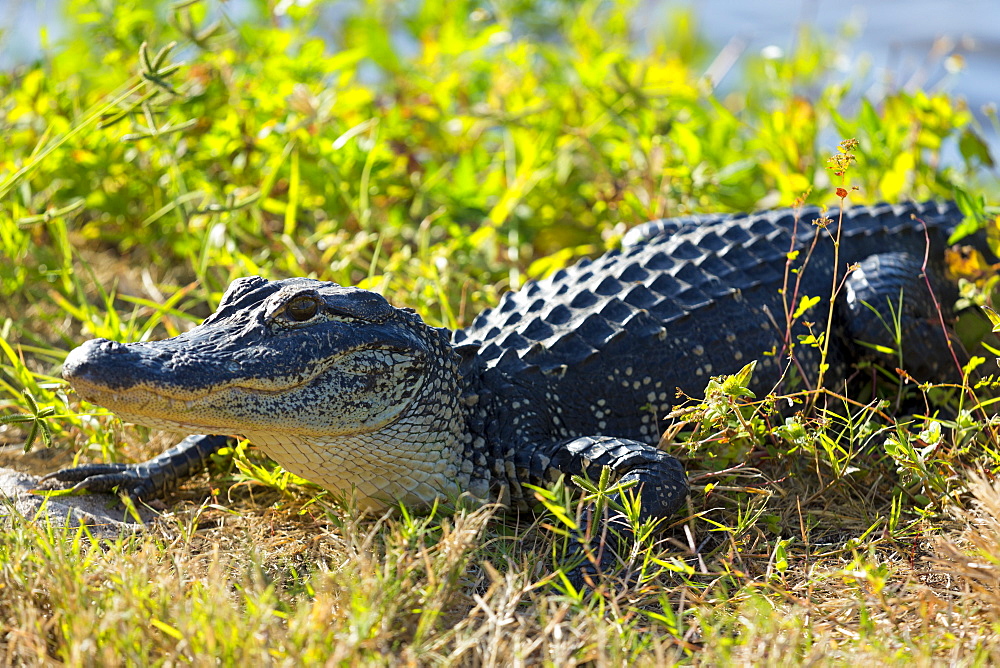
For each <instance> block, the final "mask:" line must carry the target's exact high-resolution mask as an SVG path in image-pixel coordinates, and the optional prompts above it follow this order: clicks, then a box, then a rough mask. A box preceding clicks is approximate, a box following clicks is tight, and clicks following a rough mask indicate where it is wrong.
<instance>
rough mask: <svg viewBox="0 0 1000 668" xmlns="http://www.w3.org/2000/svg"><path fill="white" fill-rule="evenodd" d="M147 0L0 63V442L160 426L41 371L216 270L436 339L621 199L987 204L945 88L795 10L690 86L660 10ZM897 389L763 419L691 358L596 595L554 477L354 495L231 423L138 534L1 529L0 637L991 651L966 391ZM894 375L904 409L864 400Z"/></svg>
mask: <svg viewBox="0 0 1000 668" xmlns="http://www.w3.org/2000/svg"><path fill="white" fill-rule="evenodd" d="M149 4H150V3H146V2H138V1H135V2H128V1H126V2H117V3H104V2H84V1H83V0H69V1H68V2H67V3H66V15H67V16H75V17H77V19H76V22H75V23H74V24H73V25H71V26H70V34H69V37H68V41H67V43H66V44H65V45H63V47H62V48H60V49H56V50H53V51H51V52H49V53H47V54H46V55H45V56H44V57H43V58H42V59H41V60H40V61H39V62H38V63H34V64H31V65H29V66H24V67H20V68H17V69H14V70H10V71H7V72H2V73H0V92H2V95H0V127H2V128H3V136H4V138H5V141H4V143H3V147H2V148H0V250H2V254H3V256H4V261H3V262H0V295H2V296H3V301H2V305H0V411H2V413H0V415H2V416H3V421H2V422H0V441H2V442H3V443H6V444H9V445H10V446H11V447H12V448H14V449H16V450H20V449H21V448H23V447H24V446H25V444H26V442H29V441H32V440H33V441H34V447H35V449H36V450H37V449H39V448H40V447H41V446H42V445H44V444H45V443H47V442H48V441H49V440H51V442H52V443H53V445H54V446H55V447H60V448H70V449H71V450H73V451H74V452H75V453H76V454H77V455H78V456H79V457H81V458H83V459H97V458H100V459H115V460H139V459H143V458H146V457H148V456H150V455H152V454H154V453H157V452H159V451H160V450H162V449H163V448H164V447H166V446H167V445H168V444H169V443H170V441H169V437H167V436H165V435H160V434H150V433H149V432H148V431H147V430H145V429H142V428H139V427H134V426H131V425H122V424H120V423H119V422H117V421H116V420H115V419H114V418H113V417H112V416H110V415H109V414H108V413H107V412H106V411H103V410H102V409H100V408H99V407H95V406H91V405H87V404H85V403H83V402H80V401H79V400H78V398H76V397H75V396H74V395H72V394H71V393H69V392H68V390H67V386H66V385H65V384H64V383H63V382H62V381H61V380H60V379H59V378H58V367H59V364H60V362H61V360H62V359H63V358H64V356H65V354H66V353H67V352H68V350H70V349H71V348H72V347H73V346H75V345H77V344H79V343H80V342H81V341H83V340H85V339H87V338H92V337H97V336H103V337H107V338H112V339H116V340H128V341H135V340H144V339H150V338H158V337H162V336H169V335H172V334H175V333H177V332H179V331H182V330H183V329H185V328H187V327H189V326H190V325H191V324H192V323H194V322H197V321H198V320H199V319H201V318H203V317H204V316H206V315H207V314H208V313H209V312H210V311H211V309H212V307H214V305H215V304H217V303H218V300H219V298H220V297H221V293H222V291H223V290H224V288H225V286H226V285H227V284H228V283H229V282H230V281H231V280H232V279H234V278H236V277H238V276H243V275H248V274H261V275H264V276H266V277H268V278H280V277H285V276H290V275H309V276H314V277H317V278H322V279H327V280H336V281H338V282H341V283H344V284H356V285H361V286H362V287H368V288H371V289H375V290H378V291H380V292H382V293H383V294H385V295H386V296H387V297H388V298H389V299H390V300H391V301H392V302H393V303H396V304H405V305H409V306H412V307H414V308H416V309H417V310H418V311H419V312H420V313H421V314H422V315H423V316H424V318H425V319H426V320H428V321H429V322H431V323H432V324H436V325H445V326H450V327H460V326H463V325H464V324H467V323H468V322H470V321H471V319H472V317H473V316H474V315H475V314H476V313H477V312H478V311H479V310H481V309H482V308H484V307H486V306H489V305H492V304H494V303H495V302H496V300H497V297H498V295H499V294H500V293H501V292H502V291H504V290H506V289H508V288H516V287H518V286H519V285H520V284H521V283H523V282H524V281H525V280H527V279H530V278H536V277H540V276H544V275H546V274H548V273H549V272H551V271H554V270H555V269H557V268H559V267H561V266H563V265H564V264H566V263H568V262H571V261H573V260H574V259H576V258H577V257H580V256H583V255H590V254H595V253H599V252H602V251H604V250H605V249H608V248H612V247H614V246H615V245H616V244H617V243H618V240H619V239H620V237H621V235H622V234H623V233H624V231H625V230H626V229H627V227H629V226H631V225H634V224H637V223H640V222H643V221H645V220H648V219H652V218H657V217H663V216H668V215H682V214H687V213H691V212H701V211H743V210H752V209H755V208H759V207H761V206H788V205H793V204H795V203H797V202H808V203H820V204H836V203H838V202H839V201H840V199H841V197H840V196H839V195H838V193H837V188H843V189H844V190H845V193H846V195H847V196H848V198H849V201H850V202H855V203H862V202H873V201H877V200H881V199H886V200H898V199H905V198H914V199H926V198H941V199H958V200H959V201H960V202H961V203H963V206H965V208H966V209H967V210H969V211H973V210H978V211H980V212H983V205H982V202H983V201H984V200H991V201H994V202H995V201H996V197H997V192H998V188H997V186H998V184H997V180H996V178H995V171H992V158H991V156H990V154H989V151H988V148H987V146H986V144H985V142H984V141H983V139H982V136H983V131H982V128H980V127H979V126H978V125H977V122H976V121H975V120H974V118H973V116H972V114H971V112H970V111H969V110H968V109H966V108H965V107H964V105H963V103H962V102H961V101H960V100H955V99H952V98H950V97H948V96H947V95H945V94H942V93H939V92H934V91H917V92H911V93H907V92H895V93H891V94H889V95H888V96H887V97H885V98H884V99H882V100H877V101H874V102H872V101H867V100H864V99H862V98H861V96H860V95H859V94H858V92H857V91H855V90H853V89H852V86H851V82H850V81H846V82H844V81H841V80H836V79H835V76H834V75H835V71H834V68H833V66H832V63H833V62H834V59H835V55H836V54H835V53H834V47H833V46H832V45H831V44H830V43H828V42H826V41H825V40H824V39H823V38H822V37H821V36H819V35H815V34H809V33H806V34H804V35H803V37H802V39H799V40H798V46H797V49H796V51H795V52H794V53H792V54H790V55H788V56H787V57H785V58H783V59H780V60H766V59H758V58H753V57H750V58H747V59H746V61H745V70H746V72H745V76H744V80H743V84H742V86H741V88H740V89H739V90H737V91H735V92H732V93H729V94H727V95H726V96H725V97H719V96H716V95H715V94H714V89H713V86H712V83H711V82H710V81H707V80H705V79H704V78H703V77H702V76H701V74H702V72H704V71H705V70H706V68H707V67H708V64H709V61H710V60H711V57H712V55H713V53H712V50H711V49H710V48H709V47H708V46H707V45H706V44H705V43H704V42H703V41H701V40H700V39H699V37H698V36H697V31H696V29H695V28H694V27H693V26H692V25H691V17H690V16H686V15H679V16H677V17H675V19H674V20H673V22H672V24H671V27H670V28H669V33H668V34H667V35H664V36H663V37H662V38H658V39H656V40H655V41H654V42H653V43H651V44H650V47H649V49H648V51H641V50H638V49H636V48H635V47H634V44H633V40H632V35H631V33H630V31H629V26H628V22H627V16H628V12H629V9H630V7H629V5H628V4H624V3H598V2H584V3H582V4H580V3H575V2H574V3H568V2H565V3H564V2H552V3H547V4H546V5H545V7H544V9H538V8H534V7H532V6H531V5H530V3H520V2H515V1H507V2H496V3H493V4H491V5H488V6H486V5H483V6H480V5H478V4H475V3H471V2H468V3H463V2H452V1H449V2H444V0H428V1H426V2H423V3H421V4H420V5H419V6H418V7H412V6H409V5H405V6H404V5H400V4H398V3H389V2H371V3H366V4H364V5H363V6H361V7H359V8H358V10H357V11H356V13H354V14H352V15H351V16H349V17H348V18H347V19H345V20H344V22H343V23H342V24H338V25H337V26H334V27H332V28H331V26H328V25H326V24H325V23H323V20H322V18H320V17H322V15H323V14H322V12H320V11H318V7H317V6H305V5H300V4H295V3H277V4H276V5H273V6H270V7H271V8H270V9H269V10H265V9H264V8H263V4H261V5H253V6H254V7H255V8H256V11H258V12H259V14H258V15H257V16H256V17H252V18H249V19H247V20H246V21H243V22H239V23H232V22H230V21H228V20H227V19H226V17H225V12H226V11H228V10H229V7H228V5H226V4H225V3H215V2H210V1H208V0H205V1H194V2H179V3H166V2H162V3H159V4H156V5H155V6H153V7H152V8H151V7H149ZM318 4H319V5H322V3H318ZM317 34H324V35H329V36H330V43H329V44H326V43H324V42H323V41H321V40H319V39H318V38H317V37H316V35H317ZM389 35H396V36H397V37H396V38H395V39H392V38H390V37H389ZM404 36H406V37H404ZM170 44H175V45H174V46H173V47H172V48H168V45H170ZM993 120H994V122H995V121H996V119H995V118H994V119H993ZM830 132H834V133H835V134H836V135H839V136H842V137H855V138H857V142H858V143H857V146H856V148H853V149H851V153H853V154H855V155H856V156H857V161H856V163H854V164H850V166H849V167H850V168H849V169H848V170H846V171H845V170H843V169H841V170H838V171H841V172H842V174H844V176H837V175H835V174H834V173H833V172H832V171H831V170H828V169H827V158H828V157H829V155H830V154H831V153H835V152H836V151H835V149H834V148H833V147H829V146H823V145H822V140H821V137H824V136H826V135H827V134H828V133H830ZM949 151H951V153H952V154H956V155H957V157H956V158H955V160H954V161H952V162H945V161H944V159H943V156H944V155H946V154H948V152H949ZM853 188H857V190H853ZM982 220H983V221H985V220H988V217H984V218H982ZM995 232H996V222H995V220H994V221H993V222H991V223H990V226H988V233H989V234H992V235H995ZM964 269H965V273H966V274H967V275H969V276H971V277H973V278H975V276H976V275H977V273H978V274H979V275H980V276H979V278H980V279H981V280H979V281H978V282H977V281H975V280H971V279H970V280H965V281H964V282H963V286H962V292H963V299H964V300H966V301H967V302H977V303H981V302H982V301H983V300H984V299H985V298H986V297H985V296H986V295H988V294H989V293H990V292H991V291H992V290H993V288H994V286H995V282H996V278H995V276H991V275H990V274H991V272H990V271H989V270H988V268H986V267H984V265H983V264H982V263H981V262H977V260H975V259H974V258H973V259H971V260H967V261H966V262H965V266H964ZM841 278H842V277H841ZM831 280H833V281H835V282H834V285H837V283H836V280H837V279H836V277H831ZM796 310H797V309H796V305H794V304H790V314H791V315H795V311H796ZM799 315H801V314H799ZM821 333H822V332H817V334H821ZM816 343H818V344H820V345H822V338H821V337H820V338H817V340H816ZM990 368H992V367H991V366H989V364H984V366H982V367H981V369H983V370H986V369H990ZM890 371H891V370H890ZM986 373H989V371H986ZM890 375H893V374H890ZM892 392H895V394H893V393H892ZM892 392H890V394H889V396H888V398H887V399H882V400H879V399H871V398H869V397H867V396H865V397H860V396H850V397H844V396H839V395H837V394H834V393H824V394H815V395H810V396H815V402H814V403H815V406H814V407H813V408H812V409H810V410H809V411H807V412H805V413H802V414H799V415H795V416H791V417H789V418H788V419H787V420H784V419H777V418H775V417H774V416H773V415H771V414H769V412H768V405H767V404H768V401H778V399H771V400H767V399H765V398H760V400H757V399H753V398H750V397H747V396H745V393H743V392H742V391H741V379H740V378H738V377H737V378H735V379H729V380H720V381H718V382H716V383H714V384H712V385H710V386H709V387H708V388H707V389H706V394H705V397H704V398H697V399H696V400H693V401H692V403H691V404H690V405H689V406H688V407H687V408H686V409H685V412H684V413H683V414H682V415H680V416H678V417H679V418H683V419H682V420H678V421H676V422H675V423H673V424H674V425H675V426H671V425H669V424H666V423H665V426H664V429H665V430H666V433H667V436H668V437H669V438H667V439H666V440H665V445H666V447H669V448H671V449H672V450H673V451H675V452H680V453H682V454H683V457H684V460H685V461H686V463H687V465H688V467H689V470H690V471H691V472H692V480H693V483H694V486H695V490H694V493H693V495H692V500H691V504H690V507H689V509H688V512H687V513H686V514H684V515H679V516H678V518H677V522H676V524H675V526H673V527H671V528H670V530H669V531H668V532H667V533H666V534H665V537H662V540H660V541H659V542H656V543H653V541H652V539H650V540H649V541H647V542H646V543H643V544H641V545H640V546H638V547H637V548H636V549H635V550H634V551H633V553H632V554H631V555H629V559H630V561H629V568H630V569H631V571H632V572H633V573H639V574H640V576H639V577H638V578H637V579H635V580H633V581H632V582H630V583H627V584H625V583H619V584H617V585H614V586H612V584H611V583H605V585H604V586H601V587H599V588H598V589H597V590H596V591H594V592H589V593H585V592H576V591H573V590H572V589H571V588H569V587H568V586H567V585H566V583H565V582H563V581H562V580H561V579H560V578H559V576H558V574H559V573H560V567H562V566H565V565H566V564H565V556H564V554H563V548H562V545H563V544H562V542H561V541H560V539H559V535H560V531H561V530H564V529H565V527H566V526H567V522H573V521H576V513H577V512H578V511H579V510H580V505H579V498H578V497H577V496H573V495H571V494H569V493H568V492H567V491H566V490H565V489H564V488H557V489H555V490H550V491H548V492H546V493H545V494H544V495H543V499H544V504H545V505H546V506H547V508H548V509H547V511H546V512H543V513H541V514H540V515H539V516H538V517H531V518H512V517H510V516H509V515H506V514H504V513H502V512H499V511H498V510H497V509H494V508H479V509H459V510H456V511H444V510H442V509H434V510H431V511H430V512H424V511H421V512H419V513H417V512H409V511H406V509H404V511H403V512H402V513H401V514H398V515H397V516H394V517H383V518H363V517H360V516H359V514H358V513H357V512H354V511H352V509H351V508H350V507H347V508H342V507H339V506H337V505H336V504H334V503H333V502H332V501H330V500H329V499H328V498H327V497H326V496H324V495H322V494H318V493H317V490H316V488H314V487H312V486H309V485H308V484H305V483H303V482H302V481H298V480H295V479H294V478H291V477H290V476H287V475H284V474H282V473H280V472H275V471H274V470H273V468H272V467H271V466H270V465H269V464H268V463H266V462H261V461H259V460H257V459H256V458H255V455H254V452H253V451H252V450H248V451H246V452H243V448H241V449H240V450H241V452H239V453H236V454H235V455H234V456H232V457H230V456H228V455H227V456H225V457H221V458H220V459H219V461H218V462H217V463H216V466H215V468H214V470H213V471H212V472H211V473H210V475H209V476H202V477H199V478H196V479H194V480H192V481H190V482H189V483H187V484H186V485H185V486H184V487H183V488H182V489H181V490H179V491H178V492H177V493H176V494H174V495H173V496H172V497H170V498H169V499H166V500H165V502H164V506H163V507H164V508H165V509H167V510H168V511H169V512H168V513H167V514H166V515H165V516H164V517H163V518H162V519H161V520H160V521H159V522H158V523H157V524H156V526H154V527H152V528H151V530H150V531H149V532H146V533H144V534H141V535H138V536H131V537H127V538H122V539H120V540H118V541H113V542H103V541H96V540H92V539H91V538H90V537H89V536H88V535H86V533H80V532H74V531H67V530H65V529H63V528H60V527H51V526H46V525H44V524H40V523H38V522H32V521H30V518H17V517H9V518H6V519H4V520H3V522H4V526H3V532H2V533H0V552H2V554H0V624H2V625H3V631H4V633H3V636H2V640H0V647H2V650H0V651H2V652H3V655H4V658H5V659H6V660H9V661H11V662H26V663H54V662H63V663H68V664H72V665H92V664H108V665H112V664H123V663H128V664H142V665H145V664H152V663H157V664H158V663H192V664H199V665H200V664H208V663H212V664H215V663H220V662H221V663H224V664H235V663H238V662H252V663H254V664H255V665H256V664H261V663H265V664H312V663H359V664H367V663H375V664H380V663H414V664H424V663H433V664H437V663H442V664H453V663H487V664H490V663H492V664H497V663H504V664H506V663H552V664H558V665H571V664H574V663H585V662H593V663H596V664H598V665H604V664H622V663H626V662H628V663H638V664H658V665H662V664H663V663H666V662H668V661H674V660H676V661H682V662H687V663H702V664H707V665H714V664H720V663H737V662H738V663H762V664H763V663H766V664H768V665H772V664H774V665H780V664H793V665H799V664H806V663H832V664H843V663H849V662H851V663H856V662H861V661H869V662H877V663H879V664H909V665H914V664H915V665H920V664H931V663H935V664H936V663H941V662H954V663H961V664H983V663H993V662H996V661H998V660H1000V642H998V639H997V634H998V629H1000V601H998V599H997V593H996V592H997V591H998V589H997V581H996V578H997V576H996V573H997V568H1000V562H998V560H1000V546H998V541H1000V538H998V536H1000V491H998V488H997V486H996V485H995V483H993V482H992V475H993V473H994V471H995V470H996V469H997V467H998V463H1000V453H998V451H997V447H996V443H995V441H994V440H992V437H991V435H992V434H994V433H995V426H994V424H993V418H992V417H991V414H992V411H991V409H990V408H989V406H987V407H986V409H985V410H984V411H980V410H978V409H976V406H975V404H976V402H977V401H978V399H975V398H974V397H985V396H987V393H986V392H985V391H984V388H975V387H972V388H955V387H947V386H939V387H919V388H918V387H914V386H913V385H912V384H911V385H900V386H898V387H896V388H895V389H894V390H892ZM970 393H971V394H970ZM800 398H802V397H801V396H800ZM925 401H926V403H924V402H925ZM762 402H763V404H762ZM915 403H916V405H920V406H926V409H925V410H924V411H923V412H924V413H925V416H916V417H912V416H911V415H910V414H909V413H905V412H894V409H895V407H896V406H898V405H904V404H905V405H914V404H915ZM43 441H45V443H43ZM28 445H31V443H30V442H29V443H28ZM34 454H35V453H29V454H28V455H25V457H27V458H30V457H32V456H33V455H34ZM12 459H13V460H14V461H15V462H17V464H18V465H19V466H27V465H28V463H29V462H28V460H27V459H24V458H18V457H13V456H12ZM234 462H235V464H234Z"/></svg>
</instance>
